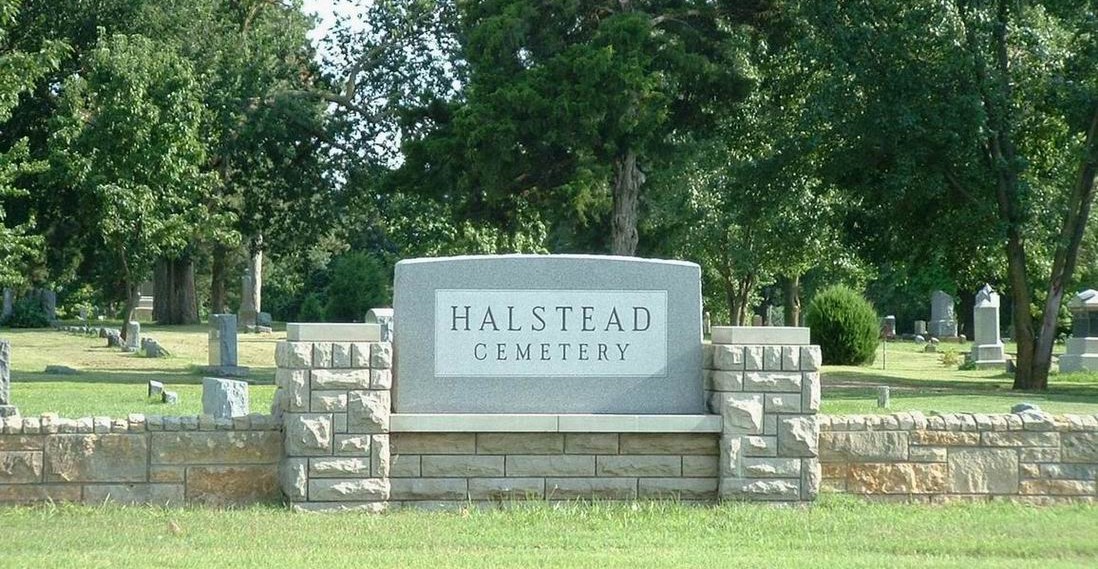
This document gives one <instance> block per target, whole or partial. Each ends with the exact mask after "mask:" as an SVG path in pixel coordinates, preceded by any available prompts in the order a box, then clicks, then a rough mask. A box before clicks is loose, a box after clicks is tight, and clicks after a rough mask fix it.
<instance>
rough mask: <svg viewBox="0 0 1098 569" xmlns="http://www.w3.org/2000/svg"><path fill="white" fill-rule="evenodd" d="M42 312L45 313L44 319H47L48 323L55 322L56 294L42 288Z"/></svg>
mask: <svg viewBox="0 0 1098 569" xmlns="http://www.w3.org/2000/svg"><path fill="white" fill-rule="evenodd" d="M41 298H42V310H43V311H44V312H45V313H46V318H49V321H50V322H53V321H54V320H57V293H56V292H53V290H51V289H48V288H44V289H42V297H41Z"/></svg>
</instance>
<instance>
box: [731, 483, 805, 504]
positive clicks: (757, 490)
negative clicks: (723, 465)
mask: <svg viewBox="0 0 1098 569" xmlns="http://www.w3.org/2000/svg"><path fill="white" fill-rule="evenodd" d="M800 496H801V488H800V480H799V479H798V480H751V479H744V478H722V479H721V481H720V497H721V499H723V500H760V501H762V500H767V501H796V500H800Z"/></svg>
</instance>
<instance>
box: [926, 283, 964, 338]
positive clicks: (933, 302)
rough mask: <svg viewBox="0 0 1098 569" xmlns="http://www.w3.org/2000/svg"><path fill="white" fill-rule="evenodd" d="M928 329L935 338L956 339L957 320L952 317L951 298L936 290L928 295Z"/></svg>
mask: <svg viewBox="0 0 1098 569" xmlns="http://www.w3.org/2000/svg"><path fill="white" fill-rule="evenodd" d="M929 324H930V328H929V332H930V335H931V336H934V337H935V338H956V337H957V318H956V317H955V316H954V315H953V297H952V296H949V295H948V294H946V293H945V292H943V291H940V290H936V291H934V293H933V294H931V295H930V323H929Z"/></svg>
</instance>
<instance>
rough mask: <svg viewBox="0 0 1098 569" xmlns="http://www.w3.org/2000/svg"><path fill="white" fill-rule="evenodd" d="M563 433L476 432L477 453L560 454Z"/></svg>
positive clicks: (562, 448) (562, 447)
mask: <svg viewBox="0 0 1098 569" xmlns="http://www.w3.org/2000/svg"><path fill="white" fill-rule="evenodd" d="M563 452H564V434H563V433H478V434H477V454H561V453H563Z"/></svg>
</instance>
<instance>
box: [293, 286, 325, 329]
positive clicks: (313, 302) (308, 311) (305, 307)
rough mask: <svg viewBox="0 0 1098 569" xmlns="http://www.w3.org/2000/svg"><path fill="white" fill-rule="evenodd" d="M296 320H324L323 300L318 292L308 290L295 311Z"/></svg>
mask: <svg viewBox="0 0 1098 569" xmlns="http://www.w3.org/2000/svg"><path fill="white" fill-rule="evenodd" d="M297 321H298V322H324V300H323V297H322V296H321V294H320V293H318V292H310V293H309V294H307V295H305V300H304V301H302V302H301V308H300V309H299V310H298V311H297Z"/></svg>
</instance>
